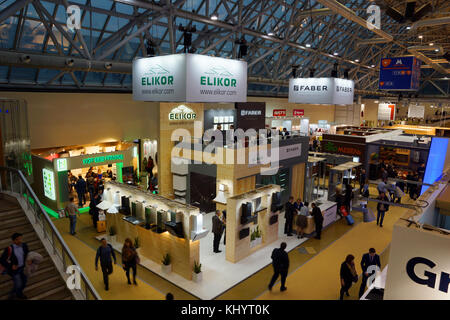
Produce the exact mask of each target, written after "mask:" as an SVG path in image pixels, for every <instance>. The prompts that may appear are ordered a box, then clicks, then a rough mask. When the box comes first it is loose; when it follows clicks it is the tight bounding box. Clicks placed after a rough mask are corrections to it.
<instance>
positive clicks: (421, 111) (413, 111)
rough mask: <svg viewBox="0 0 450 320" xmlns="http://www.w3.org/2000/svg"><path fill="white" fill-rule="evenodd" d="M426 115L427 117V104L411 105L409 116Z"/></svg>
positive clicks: (421, 117) (422, 116)
mask: <svg viewBox="0 0 450 320" xmlns="http://www.w3.org/2000/svg"><path fill="white" fill-rule="evenodd" d="M424 117H425V106H416V105H409V107H408V118H419V119H423V118H424Z"/></svg>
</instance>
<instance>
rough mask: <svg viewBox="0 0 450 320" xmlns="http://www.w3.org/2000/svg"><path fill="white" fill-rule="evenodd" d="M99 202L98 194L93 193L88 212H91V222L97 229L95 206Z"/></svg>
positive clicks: (97, 212)
mask: <svg viewBox="0 0 450 320" xmlns="http://www.w3.org/2000/svg"><path fill="white" fill-rule="evenodd" d="M100 202H101V200H100V195H99V194H98V193H96V194H95V195H94V198H92V199H91V202H89V213H90V214H92V223H93V224H94V228H95V229H97V222H98V215H99V210H98V208H97V205H98V204H99V203H100Z"/></svg>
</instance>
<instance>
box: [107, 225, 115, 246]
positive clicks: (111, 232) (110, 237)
mask: <svg viewBox="0 0 450 320" xmlns="http://www.w3.org/2000/svg"><path fill="white" fill-rule="evenodd" d="M116 236H117V231H116V227H114V226H111V227H109V235H108V240H109V242H116Z"/></svg>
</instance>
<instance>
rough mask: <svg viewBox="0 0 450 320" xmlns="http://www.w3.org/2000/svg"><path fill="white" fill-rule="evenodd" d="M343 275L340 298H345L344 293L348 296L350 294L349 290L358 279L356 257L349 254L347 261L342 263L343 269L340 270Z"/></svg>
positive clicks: (341, 275)
mask: <svg viewBox="0 0 450 320" xmlns="http://www.w3.org/2000/svg"><path fill="white" fill-rule="evenodd" d="M339 274H340V277H341V292H340V297H339V299H340V300H343V299H344V293H345V294H346V295H347V297H349V296H350V294H349V293H348V290H349V289H350V287H351V286H352V283H353V282H356V281H358V274H357V273H356V268H355V257H354V256H353V255H351V254H349V255H348V256H347V257H346V258H345V261H344V262H342V264H341V270H340V272H339Z"/></svg>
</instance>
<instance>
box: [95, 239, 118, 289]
mask: <svg viewBox="0 0 450 320" xmlns="http://www.w3.org/2000/svg"><path fill="white" fill-rule="evenodd" d="M113 259H114V264H117V260H116V254H115V253H114V249H113V247H112V246H111V245H110V244H109V243H107V242H106V239H105V238H103V239H102V244H101V245H100V247H98V249H97V254H96V255H95V271H98V260H100V266H101V268H102V273H103V283H104V284H105V290H106V291H108V290H109V278H108V277H109V275H110V274H111V273H113V265H112V260H113Z"/></svg>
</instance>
